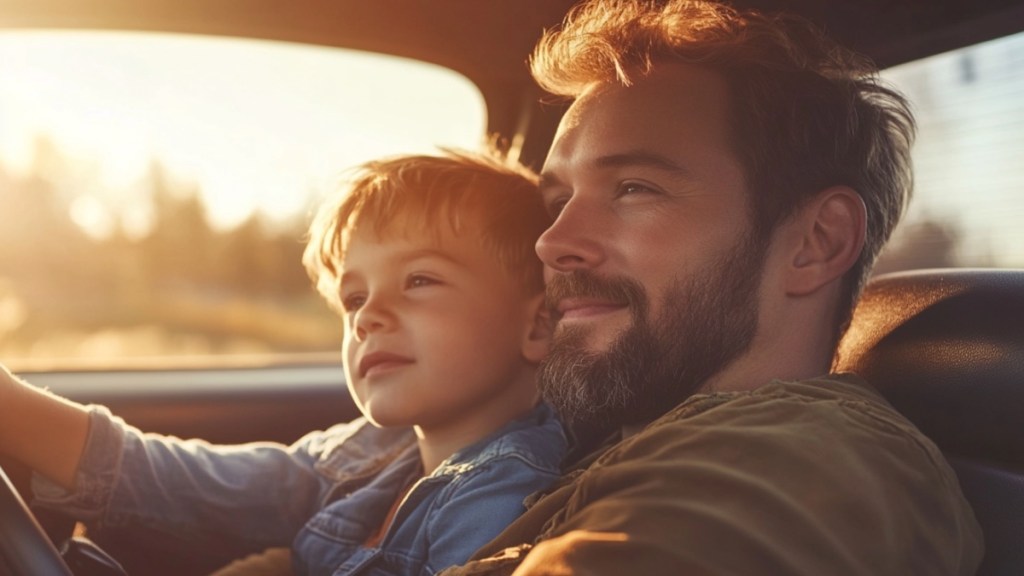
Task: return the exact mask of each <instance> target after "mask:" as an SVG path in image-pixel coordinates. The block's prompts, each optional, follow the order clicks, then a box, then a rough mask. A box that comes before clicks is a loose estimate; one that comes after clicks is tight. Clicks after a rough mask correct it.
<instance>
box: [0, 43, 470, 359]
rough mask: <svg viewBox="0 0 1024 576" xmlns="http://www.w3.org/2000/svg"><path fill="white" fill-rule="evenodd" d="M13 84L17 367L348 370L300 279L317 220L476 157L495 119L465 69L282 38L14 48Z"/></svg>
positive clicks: (3, 112)
mask: <svg viewBox="0 0 1024 576" xmlns="http://www.w3.org/2000/svg"><path fill="white" fill-rule="evenodd" d="M0 76H2V77H3V79H4V81H3V83H2V84H0V126H2V127H3V129H2V130H0V213H2V214H4V215H5V222H4V225H3V226H0V358H3V359H4V362H6V363H8V364H9V365H12V366H14V367H33V366H37V367H38V366H43V367H46V366H50V365H60V366H66V365H81V364H90V365H93V364H100V365H110V364H115V365H124V364H131V363H133V362H134V361H138V360H145V361H146V362H150V361H151V360H152V359H153V358H155V357H162V358H168V357H177V358H179V359H180V358H204V360H202V362H203V363H207V362H225V361H227V358H233V359H235V360H238V359H244V358H254V357H264V356H266V355H268V354H288V355H297V354H298V355H301V354H309V353H314V354H315V353H318V352H325V351H326V352H329V353H330V354H332V357H333V356H336V355H337V354H338V353H337V350H338V347H339V343H340V339H341V325H340V324H339V323H338V322H337V320H336V318H335V316H334V315H333V313H331V312H330V311H329V310H328V309H327V307H326V306H325V305H323V304H322V303H321V302H320V299H319V297H318V296H317V295H316V294H315V292H314V291H313V290H312V289H311V287H310V283H309V280H308V279H307V277H306V274H305V271H304V270H303V268H302V265H301V263H300V256H301V252H302V249H303V245H302V240H303V234H304V232H305V228H306V225H307V223H308V221H309V219H310V216H311V211H312V210H313V209H314V207H315V206H316V205H317V204H318V202H319V201H320V199H321V198H322V196H323V195H324V194H328V193H330V192H332V191H333V189H334V187H335V185H336V182H337V180H338V178H339V175H340V174H341V173H342V172H343V171H344V170H345V169H346V168H348V167H351V166H353V165H355V164H357V163H359V162H362V161H364V160H368V159H370V158H375V157H379V156H384V155H391V154H396V153H408V152H428V153H429V152H433V151H436V147H437V146H439V145H443V146H454V147H462V148H471V147H476V146H477V145H478V144H479V142H480V139H481V138H482V136H483V134H484V126H485V120H486V119H485V112H484V103H483V100H482V97H481V95H480V93H479V91H478V90H477V89H476V87H475V86H474V85H472V84H471V83H470V82H469V81H468V80H467V79H465V78H464V77H462V76H459V75H457V74H455V73H453V72H451V71H449V70H446V69H442V68H439V67H436V66H432V65H428V64H425V63H421V62H415V61H410V60H402V59H398V58H391V57H386V56H381V55H376V54H369V53H361V52H353V51H346V50H339V49H328V48H318V47H310V46H299V45H292V44H285V43H277V42H262V41H252V40H238V39H222V38H208V37H198V36H184V35H171V34H155V33H106V32H104V33H98V32H97V33H88V32H43V31H38V32H31V31H30V32H22V31H17V32H4V33H2V34H0ZM211 356H217V357H219V358H221V359H220V360H211Z"/></svg>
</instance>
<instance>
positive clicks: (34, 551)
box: [0, 0, 1024, 576]
mask: <svg viewBox="0 0 1024 576" xmlns="http://www.w3.org/2000/svg"><path fill="white" fill-rule="evenodd" d="M574 3H575V0H489V1H487V2H481V1H479V0H416V1H411V0H375V1H373V2H365V1H361V0H308V1H304V2H297V3H284V2H275V1H271V0H245V1H242V0H222V1H219V2H209V1H205V0H173V1H172V0H151V1H148V2H128V1H124V0H80V1H77V2H67V1H64V0H0V35H2V34H3V33H5V32H11V31H21V30H115V31H134V32H147V33H184V34H190V35H203V36H213V37H231V38H249V39H259V40H270V41H275V42H286V43H294V44H301V45H314V46H322V47H332V48H344V49H350V50H358V51H366V52H372V53H379V54H388V55H393V56H399V57H402V58H407V59H412V60H417V61H423V62H429V63H431V64H434V65H437V66H441V67H444V68H447V69H450V70H453V71H455V72H457V73H458V74H460V75H462V76H464V77H465V78H467V79H469V80H470V81H471V82H472V84H473V85H475V87H476V88H478V89H479V91H480V94H481V95H482V98H483V102H484V109H485V112H486V121H485V130H486V133H487V134H490V135H497V136H498V138H499V139H500V140H501V141H502V142H504V143H505V144H506V145H507V146H508V147H509V148H510V153H511V154H512V155H514V156H516V157H518V158H519V159H520V160H521V161H523V162H524V163H526V164H528V165H530V166H533V167H535V168H539V167H540V165H541V164H542V162H543V159H544V156H545V154H546V151H547V148H548V146H549V144H550V142H551V140H552V137H553V135H554V131H555V128H556V126H557V123H558V120H559V118H560V116H561V114H562V113H563V112H564V110H565V108H566V105H567V103H565V102H560V101H557V100H553V99H551V98H550V97H545V96H544V94H542V93H541V91H540V90H539V89H538V88H537V87H536V86H535V85H534V83H533V81H532V80H531V78H530V75H529V71H528V68H527V65H526V59H527V57H528V55H529V53H530V50H531V48H532V46H533V44H534V43H535V41H536V40H537V38H538V37H539V35H540V34H541V32H542V31H543V30H544V29H545V28H549V27H553V26H555V25H557V24H558V22H559V21H560V20H561V19H562V17H563V16H564V15H565V13H566V12H567V11H568V10H569V8H570V7H571V6H572V5H573V4H574ZM731 3H732V4H733V5H736V6H739V7H752V8H756V9H759V10H763V11H769V12H770V11H778V10H785V11H788V12H795V13H798V14H800V15H803V16H805V17H807V18H809V19H811V20H813V21H815V22H818V23H820V24H821V25H822V26H823V27H824V28H825V29H826V30H827V31H828V32H829V33H830V34H831V35H832V36H833V37H834V38H836V39H837V40H838V41H839V42H841V43H843V44H845V45H847V46H849V47H851V48H854V49H856V50H858V51H860V52H862V53H864V54H866V55H868V56H870V57H871V58H872V59H874V61H875V62H876V63H877V64H878V65H879V67H880V68H882V69H886V68H891V67H897V66H899V65H902V64H905V63H909V62H913V61H916V60H920V59H923V58H926V57H930V56H934V55H940V54H943V53H947V52H950V51H954V50H959V49H964V48H965V47H971V46H975V45H979V44H982V43H985V42H989V41H993V40H996V39H1000V38H1004V37H1008V36H1011V35H1014V34H1019V33H1021V32H1022V31H1024V1H1022V0H990V1H985V2H978V1H975V0H942V1H940V2H934V1H925V0H903V1H900V2H891V1H883V0H868V1H859V2H858V1H852V0H788V1H782V0H737V1H735V2H731ZM1015 57H1016V58H1017V60H1016V62H1017V63H1018V67H1019V68H1024V64H1022V63H1024V50H1018V52H1017V53H1016V56H1015ZM3 71H4V63H3V62H2V61H0V74H3ZM1022 73H1024V72H1022ZM1020 98H1021V101H1024V92H1022V93H1021V94H1020ZM3 118H4V115H3V111H0V121H2V119H3ZM0 130H2V128H0ZM1016 132H1017V133H1024V125H1021V126H1018V127H1017V128H1016ZM481 136H483V135H481ZM1016 163H1017V164H1019V159H1018V161H1017V162H1016ZM2 182H3V181H2V180H0V183H2ZM1016 182H1024V179H1018V180H1016ZM1021 192H1022V190H1021V188H1020V187H1017V188H1016V189H1011V190H1009V191H1007V192H1006V194H1007V197H1010V196H1012V195H1015V196H1016V197H1018V198H1019V197H1020V195H1021ZM1018 214H1024V213H1022V212H1018ZM15 217H16V215H15ZM19 249H22V250H29V247H19ZM995 249H996V250H998V247H996V248H995ZM1018 262H1024V261H1022V260H1018ZM1017 266H1018V267H1017V268H1015V269H1014V268H1010V269H1007V268H996V267H988V266H981V267H970V268H954V267H947V266H941V267H928V268H927V269H923V270H911V271H895V272H888V273H884V274H881V275H879V276H876V277H875V278H873V279H872V281H871V283H870V284H869V286H868V288H867V289H866V291H865V293H864V295H863V297H862V299H861V301H860V304H859V305H858V307H857V309H856V311H855V315H854V318H853V320H852V324H851V327H850V329H849V331H848V332H847V334H846V336H845V337H844V339H843V340H842V342H841V344H840V348H839V352H838V354H837V357H836V360H835V367H836V368H837V369H838V370H846V371H853V372H856V373H858V374H860V375H862V376H863V377H864V378H865V379H866V380H867V381H869V382H871V383H872V384H873V385H874V386H876V387H877V388H878V389H879V390H880V391H881V392H882V393H883V394H884V395H885V396H886V398H887V399H888V400H889V401H890V402H892V404H893V405H894V406H895V407H896V408H897V409H898V410H900V411H901V412H902V413H903V414H905V415H906V416H907V417H908V418H909V419H910V420H911V421H913V422H914V423H915V424H916V425H917V426H918V427H919V428H920V429H921V430H922V431H923V432H924V433H925V434H926V435H927V436H929V437H930V438H932V439H933V440H934V441H935V442H936V444H937V445H938V446H939V447H940V448H941V449H942V450H943V452H944V453H945V454H946V455H947V456H948V458H949V460H950V462H951V463H952V464H953V467H954V469H955V470H956V472H957V474H958V476H959V479H960V481H961V485H962V488H963V489H964V492H965V494H966V496H967V498H968V500H969V501H970V502H971V504H972V506H973V507H974V509H975V513H976V515H977V517H978V519H979V522H980V523H981V524H982V527H983V530H984V534H985V540H986V555H985V558H984V560H983V563H982V566H981V569H980V570H979V572H978V574H979V575H981V576H1003V575H1018V574H1024V330H1022V329H1021V326H1024V264H1018V265H1017ZM2 276H3V274H2V273H0V277H2ZM0 279H2V278H0ZM0 287H2V286H0ZM2 334H3V332H2V330H0V336H2ZM0 362H4V363H7V362H9V359H8V358H0ZM19 373H20V374H22V375H23V376H24V377H25V378H26V379H28V380H29V381H30V382H32V383H34V384H37V385H39V386H46V387H49V388H51V389H53V390H54V391H56V392H58V393H60V394H62V395H65V396H67V397H69V398H71V399H74V400H76V401H80V402H86V403H98V404H104V405H106V406H109V407H110V408H111V409H112V411H113V412H114V413H116V414H118V415H120V416H122V417H124V418H125V420H126V421H128V422H129V423H131V424H133V425H135V426H138V427H139V428H141V429H143V430H147V431H154V432H161V433H165V434H172V435H176V436H179V437H198V438H205V439H208V440H210V441H213V442H224V443H236V442H246V441H253V440H274V441H280V442H291V441H294V440H295V439H296V438H298V437H299V436H301V435H302V434H304V433H305V432H308V431H310V430H314V429H322V428H325V427H327V426H330V425H331V424H334V423H336V422H340V421H346V420H350V419H352V418H354V417H356V416H357V415H358V412H357V411H356V409H355V406H354V405H353V403H352V401H351V399H350V398H349V397H348V393H347V391H346V390H345V388H344V382H343V376H341V375H340V369H339V364H338V362H337V361H323V360H322V359H317V360H316V361H310V359H309V358H308V357H305V356H301V357H274V358H268V359H266V360H265V361H260V362H256V363H252V362H250V363H247V364H245V365H233V364H231V363H230V362H228V363H215V364H202V363H199V364H193V363H190V364H187V365H182V364H174V363H171V364H168V365H160V366H146V365H137V364H132V363H128V364H126V365H125V366H121V367H117V366H115V367H109V366H107V367H103V368H98V369H97V368H91V367H85V368H74V367H72V368H67V367H61V368H59V369H48V368H45V367H44V368H33V369H26V370H20V371H19ZM0 464H2V467H3V471H4V472H5V473H6V474H5V475H4V478H3V479H4V483H5V485H7V486H13V487H14V488H11V489H8V490H2V489H0V574H4V573H9V574H39V575H48V574H79V575H81V574H94V573H95V574H104V573H116V572H103V571H102V570H103V568H97V567H96V566H100V565H104V564H105V563H106V562H107V561H106V560H104V559H103V558H104V554H105V553H109V555H110V556H111V557H113V558H114V559H116V560H117V562H119V563H120V564H121V565H122V566H123V568H124V571H125V572H126V573H128V574H150V575H152V574H157V575H159V574H165V573H166V574H191V573H197V574H198V573H204V572H205V571H208V570H210V569H211V568H212V566H210V565H209V564H208V563H207V562H206V561H205V559H203V558H161V560H160V562H159V566H154V565H153V558H155V557H159V551H158V550H157V551H154V550H148V549H140V548H139V547H138V546H135V545H133V544H132V542H131V538H130V535H127V534H125V535H118V536H116V537H112V538H109V539H108V540H106V541H103V542H98V544H99V545H100V547H101V548H102V551H101V550H99V549H93V548H89V547H88V545H87V544H84V543H82V542H78V541H76V542H77V543H73V544H71V545H70V547H71V548H75V547H76V546H77V547H78V548H77V550H78V551H77V552H75V553H74V554H72V555H71V556H70V557H73V558H75V560H74V561H73V562H75V563H78V564H75V566H73V567H72V568H68V567H67V566H66V565H65V563H64V562H61V561H60V559H59V557H57V555H58V554H59V552H58V551H57V549H56V547H60V546H61V545H62V544H65V542H66V541H67V539H68V537H69V535H70V533H71V530H72V528H73V522H70V521H68V520H67V519H64V518H60V517H57V516H54V515H51V514H48V513H39V512H38V511H37V513H36V515H37V517H38V521H39V523H40V524H41V525H42V528H43V529H44V530H45V531H46V532H47V533H48V534H49V537H50V538H51V539H52V540H53V542H56V545H53V544H51V543H50V542H49V541H48V540H47V539H46V538H38V537H36V536H38V534H37V533H33V534H30V532H32V525H31V522H32V521H31V519H30V517H29V516H28V514H29V512H28V509H27V508H26V507H25V502H27V501H28V500H30V498H28V496H27V495H28V492H27V484H28V477H29V473H28V471H27V470H25V469H23V468H21V467H20V466H19V465H18V464H17V463H15V462H10V461H6V460H0ZM8 478H9V479H10V481H9V482H8V480H7V479H8ZM0 488H3V486H0ZM19 492H20V493H21V494H22V496H24V498H23V499H19V498H18V493H19ZM103 551H105V553H104V552H103ZM165 556H166V555H165ZM82 558H88V560H82ZM68 563H72V561H71V560H69V561H68ZM90 565H91V567H90ZM5 570H6V572H5ZM97 570H99V571H97Z"/></svg>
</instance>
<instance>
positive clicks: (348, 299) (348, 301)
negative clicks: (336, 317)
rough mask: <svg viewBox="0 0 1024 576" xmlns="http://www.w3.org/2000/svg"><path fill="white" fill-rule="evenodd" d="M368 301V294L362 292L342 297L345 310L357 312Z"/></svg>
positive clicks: (342, 305)
mask: <svg viewBox="0 0 1024 576" xmlns="http://www.w3.org/2000/svg"><path fill="white" fill-rule="evenodd" d="M365 303H366V296H363V295H362V294H351V295H349V296H345V297H344V298H342V299H341V307H342V308H343V309H344V310H345V312H355V311H356V310H358V309H360V308H361V307H362V306H363V304H365Z"/></svg>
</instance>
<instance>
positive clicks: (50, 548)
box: [0, 468, 73, 576]
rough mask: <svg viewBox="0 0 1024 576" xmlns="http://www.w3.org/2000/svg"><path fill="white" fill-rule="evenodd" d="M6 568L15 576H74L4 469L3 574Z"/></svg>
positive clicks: (0, 497)
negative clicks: (29, 575)
mask: <svg viewBox="0 0 1024 576" xmlns="http://www.w3.org/2000/svg"><path fill="white" fill-rule="evenodd" d="M5 567H6V568H7V570H9V571H10V573H11V574H12V575H14V576H21V575H23V574H25V575H27V574H31V575H33V576H73V575H72V573H71V569H70V568H68V566H67V564H65V563H64V559H63V558H61V555H60V553H58V552H57V548H56V547H54V545H53V543H52V542H50V538H49V537H48V536H47V535H46V532H44V531H43V528H42V527H41V526H40V525H39V523H38V522H36V519H35V517H34V516H33V515H32V512H31V511H30V510H29V509H28V506H27V505H26V504H25V501H24V500H22V499H21V496H20V495H19V494H18V491H17V490H16V489H15V488H14V484H13V483H12V482H11V480H10V479H9V478H8V477H7V474H5V473H4V471H3V468H0V574H2V573H3V570H4V568H5Z"/></svg>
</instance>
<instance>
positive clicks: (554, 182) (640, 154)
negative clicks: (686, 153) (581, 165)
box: [540, 150, 693, 192]
mask: <svg viewBox="0 0 1024 576" xmlns="http://www.w3.org/2000/svg"><path fill="white" fill-rule="evenodd" d="M591 166H592V167H593V168H595V169H601V168H623V167H644V168H654V169H657V170H663V171H665V172H671V173H672V174H675V175H677V176H682V177H685V178H690V177H692V176H693V173H692V172H691V171H690V170H689V169H688V168H686V167H685V166H683V165H681V164H678V163H676V162H674V161H673V160H671V159H669V158H668V157H666V156H664V155H661V154H658V153H656V152H650V151H647V150H631V151H627V152H622V153H619V154H609V155H607V156H600V157H598V158H597V159H596V160H594V161H593V163H592V164H591ZM564 184H565V182H564V181H563V180H562V179H561V178H559V177H558V176H557V175H556V174H555V173H553V172H542V173H541V174H540V190H541V192H543V191H544V190H545V189H550V188H557V187H559V186H563V185H564Z"/></svg>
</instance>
